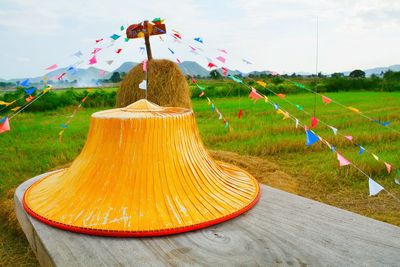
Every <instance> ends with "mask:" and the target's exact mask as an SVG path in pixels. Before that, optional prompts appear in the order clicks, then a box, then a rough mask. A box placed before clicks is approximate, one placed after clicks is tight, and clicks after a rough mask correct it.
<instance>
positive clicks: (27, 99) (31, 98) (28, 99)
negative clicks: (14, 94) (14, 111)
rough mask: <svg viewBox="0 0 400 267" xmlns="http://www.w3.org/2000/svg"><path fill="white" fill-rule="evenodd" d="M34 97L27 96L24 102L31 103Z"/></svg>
mask: <svg viewBox="0 0 400 267" xmlns="http://www.w3.org/2000/svg"><path fill="white" fill-rule="evenodd" d="M34 98H35V97H33V96H31V95H30V96H28V97H27V98H25V101H26V102H31V101H32V100H33V99H34Z"/></svg>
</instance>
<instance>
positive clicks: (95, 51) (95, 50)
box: [92, 48, 101, 55]
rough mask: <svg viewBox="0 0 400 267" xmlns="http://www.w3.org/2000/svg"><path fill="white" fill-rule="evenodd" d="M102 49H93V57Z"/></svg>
mask: <svg viewBox="0 0 400 267" xmlns="http://www.w3.org/2000/svg"><path fill="white" fill-rule="evenodd" d="M100 50H101V48H95V49H93V52H92V55H95V54H96V53H97V52H99V51H100Z"/></svg>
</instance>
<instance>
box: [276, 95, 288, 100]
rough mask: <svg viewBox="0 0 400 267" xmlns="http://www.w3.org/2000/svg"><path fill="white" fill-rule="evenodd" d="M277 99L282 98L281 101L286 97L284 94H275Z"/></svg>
mask: <svg viewBox="0 0 400 267" xmlns="http://www.w3.org/2000/svg"><path fill="white" fill-rule="evenodd" d="M276 95H277V96H278V97H279V98H282V99H284V98H285V97H286V95H285V94H276Z"/></svg>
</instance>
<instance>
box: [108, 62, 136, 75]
mask: <svg viewBox="0 0 400 267" xmlns="http://www.w3.org/2000/svg"><path fill="white" fill-rule="evenodd" d="M137 64H138V63H136V62H130V61H128V62H124V63H122V65H121V66H119V67H118V68H116V69H115V70H114V71H113V72H125V73H128V72H129V71H130V70H131V69H132V68H133V67H135V66H136V65H137Z"/></svg>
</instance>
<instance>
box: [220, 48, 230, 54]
mask: <svg viewBox="0 0 400 267" xmlns="http://www.w3.org/2000/svg"><path fill="white" fill-rule="evenodd" d="M217 50H218V51H220V52H222V53H225V54H228V52H227V51H226V50H225V49H217Z"/></svg>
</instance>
